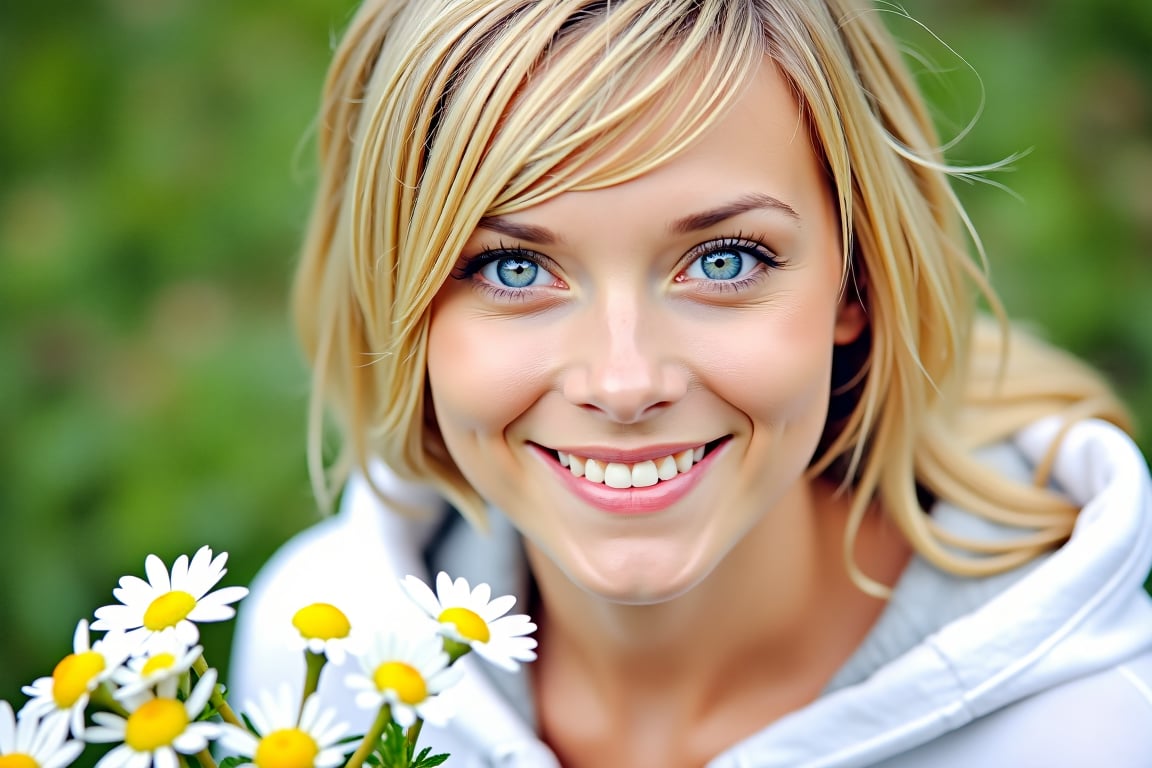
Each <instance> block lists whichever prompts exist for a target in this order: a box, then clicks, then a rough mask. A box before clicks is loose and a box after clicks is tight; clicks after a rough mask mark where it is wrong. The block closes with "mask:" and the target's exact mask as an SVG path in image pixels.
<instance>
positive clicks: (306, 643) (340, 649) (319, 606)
mask: <svg viewBox="0 0 1152 768" xmlns="http://www.w3.org/2000/svg"><path fill="white" fill-rule="evenodd" d="M292 626H294V627H296V631H297V632H299V635H297V639H296V641H295V643H294V644H295V645H297V646H298V647H300V648H301V649H302V650H305V651H308V652H309V653H315V654H324V655H325V656H327V657H328V660H329V661H331V662H332V663H333V664H337V665H339V664H343V663H344V656H345V654H346V653H347V652H348V650H349V642H350V641H349V635H350V634H351V632H352V624H351V622H349V621H348V617H347V616H345V615H344V612H343V611H341V610H340V609H339V608H337V607H336V606H334V605H331V604H329V603H312V604H311V605H306V606H304V607H303V608H301V609H300V610H298V611H296V614H295V615H294V616H293V617H292Z"/></svg>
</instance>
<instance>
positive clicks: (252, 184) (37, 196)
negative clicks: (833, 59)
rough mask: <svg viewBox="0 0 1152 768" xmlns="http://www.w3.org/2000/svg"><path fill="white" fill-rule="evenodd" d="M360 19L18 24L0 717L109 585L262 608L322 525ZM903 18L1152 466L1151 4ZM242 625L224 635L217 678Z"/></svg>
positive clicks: (990, 202) (1031, 297)
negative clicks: (298, 329) (299, 256)
mask: <svg viewBox="0 0 1152 768" xmlns="http://www.w3.org/2000/svg"><path fill="white" fill-rule="evenodd" d="M351 5H352V4H351V2H349V0H242V1H241V0H233V1H231V2H228V1H226V0H87V1H86V2H85V1H82V0H73V2H65V3H63V4H60V3H33V2H18V3H7V4H5V7H4V9H3V10H0V698H3V699H8V700H10V701H13V702H22V701H23V697H22V695H21V694H20V693H19V687H20V685H22V684H25V683H28V682H30V681H31V680H32V679H33V678H34V677H37V676H40V675H43V674H48V673H50V672H51V669H52V666H53V665H54V664H55V662H56V661H58V660H59V659H60V658H61V657H62V656H63V655H64V654H66V653H68V652H69V651H70V642H71V635H72V630H73V628H74V627H75V624H76V621H77V620H78V619H79V618H81V617H85V616H90V615H91V613H92V611H93V610H94V609H95V608H96V607H97V606H99V605H103V604H105V603H108V602H111V601H112V597H111V590H112V588H113V586H114V585H115V582H116V579H117V578H118V577H119V576H120V575H122V574H126V573H134V574H141V573H142V568H143V560H144V557H145V555H146V554H147V553H149V552H155V553H157V554H159V555H161V556H162V557H163V558H164V559H165V561H166V562H171V560H172V559H173V558H174V557H175V556H176V555H177V554H179V553H183V552H187V553H191V552H193V551H194V550H195V549H196V548H197V547H199V546H200V545H202V544H209V545H211V546H212V547H214V548H215V549H216V550H218V551H219V550H224V551H228V552H230V553H231V559H230V561H229V562H230V566H231V568H230V573H229V575H228V576H227V577H226V582H227V583H231V584H239V583H246V582H247V581H248V580H249V579H250V578H251V577H252V575H253V574H254V573H255V571H256V569H257V568H258V567H259V565H260V564H261V563H262V562H263V561H264V559H265V558H266V557H267V556H268V555H269V554H271V552H272V551H273V550H274V549H275V548H276V547H277V546H278V545H279V544H280V543H282V542H283V541H284V540H285V539H286V538H287V537H288V536H290V535H291V534H292V533H293V532H295V531H297V530H299V529H300V528H302V527H304V526H305V525H307V524H309V523H310V522H312V521H314V520H315V519H316V518H317V514H318V513H317V512H316V509H315V505H314V503H313V500H312V497H311V493H310V489H309V484H308V479H307V476H306V470H305V466H304V440H305V434H304V433H305V427H304V423H305V419H304V408H305V397H306V390H307V380H306V376H305V373H304V369H303V366H302V364H301V362H300V359H299V356H298V354H297V351H296V348H295V346H294V342H293V340H292V337H291V333H290V324H289V321H288V318H287V312H286V301H285V295H286V291H287V286H288V282H289V278H290V274H291V271H292V267H293V264H294V262H295V258H296V248H297V244H298V241H299V238H300V233H301V227H302V220H303V218H304V216H305V212H306V210H307V206H308V198H309V194H310V187H311V182H312V179H313V165H312V158H313V146H312V144H311V142H310V135H311V134H310V122H311V120H312V116H313V110H314V107H315V105H316V103H317V94H318V92H319V88H320V84H321V80H322V78H323V74H324V70H325V67H326V64H327V61H328V57H329V55H330V50H331V40H332V39H333V37H335V36H336V35H337V34H338V33H339V31H340V30H341V29H343V27H344V26H345V24H346V21H347V18H348V16H349V13H350V9H351ZM907 8H908V10H909V11H910V12H911V14H912V15H913V16H914V17H915V18H916V19H917V20H918V21H919V22H923V23H924V24H925V25H926V26H927V27H928V28H929V29H931V30H932V31H933V32H935V33H936V34H937V35H938V36H939V37H940V38H941V39H942V40H943V41H944V42H945V43H947V46H951V48H952V49H954V51H955V52H956V53H953V52H951V51H950V50H949V48H948V47H947V46H945V45H944V44H942V43H941V42H939V41H937V40H935V39H934V38H933V37H932V36H931V35H930V34H927V33H926V32H925V31H924V29H922V28H921V27H920V26H919V25H918V24H916V23H913V22H911V21H908V20H907V19H902V18H900V17H899V16H898V15H897V14H895V13H888V14H887V17H888V18H890V20H891V21H892V26H893V27H894V28H895V30H896V31H897V32H898V34H900V35H901V36H902V37H905V38H907V39H908V41H909V50H910V52H911V53H912V54H913V55H914V56H915V57H916V58H917V60H918V61H919V62H920V63H918V64H917V69H918V70H919V71H920V73H921V75H922V77H923V79H924V83H925V87H926V89H928V90H929V92H931V93H932V95H933V99H934V100H935V102H936V103H937V104H938V112H939V119H940V124H941V126H942V130H943V132H944V133H945V135H946V136H949V137H950V136H954V135H956V134H957V133H958V132H960V131H961V130H962V129H963V128H964V126H965V125H966V124H967V123H968V122H969V120H970V119H971V118H972V117H973V116H974V115H975V114H976V113H977V112H978V111H979V110H980V109H981V104H983V112H982V114H981V115H980V116H979V119H978V120H977V121H976V123H975V125H974V126H973V127H972V130H971V131H970V133H969V134H968V135H967V137H966V138H965V139H964V140H963V141H962V142H960V143H959V144H958V146H957V147H956V148H955V150H954V151H953V152H952V159H953V160H954V161H956V162H962V163H982V162H988V161H994V160H998V159H1000V158H1004V157H1006V156H1010V155H1013V154H1015V153H1018V152H1027V154H1026V155H1025V156H1024V157H1022V158H1021V159H1019V160H1018V161H1016V162H1015V163H1014V164H1013V170H1012V171H1011V172H1004V173H998V174H995V175H994V176H993V178H994V180H995V181H997V182H999V183H1002V184H1004V185H1007V186H1008V187H1010V188H1011V189H1012V190H1013V194H1008V193H1006V192H1004V191H1002V190H1000V189H997V188H994V187H992V186H988V185H983V184H976V185H966V184H965V185H961V189H960V192H961V194H962V195H963V197H964V198H965V200H967V201H968V204H969V206H970V209H971V212H972V215H973V218H974V219H975V221H976V223H977V225H978V227H979V229H980V231H981V232H982V234H983V236H984V239H985V242H986V245H987V250H988V253H989V255H990V258H991V260H992V265H993V276H994V281H995V283H996V284H997V285H998V286H999V288H1000V289H1001V291H1002V293H1003V296H1004V299H1005V302H1006V304H1007V305H1008V307H1009V309H1010V311H1011V312H1012V314H1014V315H1015V316H1016V317H1018V318H1021V319H1023V320H1026V321H1028V322H1030V323H1033V324H1034V325H1035V326H1036V327H1037V328H1039V329H1042V331H1043V332H1044V333H1046V334H1047V335H1048V336H1049V337H1051V338H1052V339H1054V340H1056V341H1058V342H1060V343H1061V344H1064V345H1067V346H1068V347H1070V348H1072V349H1073V350H1075V351H1076V352H1078V353H1080V354H1082V355H1083V356H1085V357H1087V358H1088V359H1090V360H1092V361H1093V362H1095V363H1096V364H1098V365H1099V366H1101V367H1102V368H1104V369H1105V370H1106V371H1107V372H1108V374H1109V375H1110V376H1111V377H1112V378H1113V379H1114V381H1115V382H1116V384H1117V386H1118V387H1119V388H1120V390H1121V391H1122V392H1123V393H1124V394H1125V395H1126V396H1127V397H1128V398H1129V400H1130V402H1131V403H1132V405H1133V407H1134V409H1135V411H1136V412H1137V415H1138V417H1139V419H1140V421H1141V423H1142V425H1143V430H1142V432H1141V434H1140V439H1141V444H1142V445H1143V446H1144V447H1145V450H1146V451H1147V449H1148V448H1149V447H1152V442H1150V440H1149V437H1150V435H1152V431H1150V430H1152V330H1150V329H1152V258H1150V255H1152V188H1150V186H1149V180H1150V179H1152V3H1148V2H1146V1H1145V0H1093V1H1092V2H1089V1H1088V0H983V1H973V2H958V1H957V0H908V1H907ZM229 628H230V625H217V626H214V627H211V628H209V629H208V630H207V631H206V642H207V644H208V649H209V660H210V661H211V662H213V663H216V664H219V665H221V666H223V665H224V664H225V662H226V661H227V659H226V648H227V643H228V640H229Z"/></svg>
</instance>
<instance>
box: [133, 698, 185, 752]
mask: <svg viewBox="0 0 1152 768" xmlns="http://www.w3.org/2000/svg"><path fill="white" fill-rule="evenodd" d="M187 727H188V713H187V712H185V711H184V705H183V704H181V703H180V702H179V701H176V700H175V699H152V700H151V701H146V702H144V703H143V704H141V705H140V707H139V708H138V709H137V710H136V711H135V712H133V713H132V714H130V715H128V724H127V725H125V726H124V743H125V744H127V745H128V746H130V747H132V749H134V750H136V751H137V752H151V751H152V750H154V749H157V748H158V747H166V746H169V745H171V744H172V742H173V741H175V740H176V737H177V736H179V735H180V734H182V733H184V729H185V728H187Z"/></svg>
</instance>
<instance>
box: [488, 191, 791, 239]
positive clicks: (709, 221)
mask: <svg viewBox="0 0 1152 768" xmlns="http://www.w3.org/2000/svg"><path fill="white" fill-rule="evenodd" d="M762 210H769V211H779V212H781V213H783V214H785V215H787V216H788V217H789V218H791V219H794V220H795V221H797V222H799V221H800V214H798V213H796V209H794V208H793V207H792V206H790V205H788V204H787V203H785V202H784V201H782V200H779V199H777V198H775V197H772V196H771V195H766V194H764V193H762V192H750V193H748V194H746V195H741V196H740V197H738V198H736V199H735V200H732V201H731V202H728V203H724V204H723V205H719V206H716V207H715V208H709V209H708V210H706V211H700V212H699V213H692V214H689V215H687V216H682V217H680V218H678V219H676V220H675V221H673V222H672V223H671V224H669V225H668V230H669V231H670V232H672V233H673V234H677V235H687V234H691V233H692V232H696V231H698V230H701V229H708V228H709V227H714V226H716V225H717V224H719V223H721V222H723V221H726V220H728V219H731V218H732V217H734V216H739V215H740V214H742V213H747V212H749V211H762ZM477 226H479V227H480V228H481V229H488V230H491V231H493V232H499V233H500V234H502V235H507V236H508V237H510V238H512V239H514V240H526V241H528V242H532V243H540V244H541V245H555V244H557V243H560V242H563V238H561V237H559V236H557V235H556V234H555V233H554V232H553V231H552V230H550V229H547V228H545V227H538V226H536V225H534V224H521V223H518V222H515V221H510V220H509V219H507V218H505V217H503V216H485V217H484V218H482V219H480V222H479V224H478V225H477Z"/></svg>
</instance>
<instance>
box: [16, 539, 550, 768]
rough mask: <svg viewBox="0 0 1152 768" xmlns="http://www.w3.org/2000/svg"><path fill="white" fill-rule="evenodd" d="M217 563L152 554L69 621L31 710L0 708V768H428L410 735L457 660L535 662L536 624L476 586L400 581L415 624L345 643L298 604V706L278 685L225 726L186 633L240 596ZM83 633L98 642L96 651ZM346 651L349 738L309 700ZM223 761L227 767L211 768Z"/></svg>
mask: <svg viewBox="0 0 1152 768" xmlns="http://www.w3.org/2000/svg"><path fill="white" fill-rule="evenodd" d="M227 559H228V556H227V554H226V553H220V554H218V555H213V553H212V550H211V549H209V548H208V547H202V548H201V549H200V550H199V551H198V552H196V554H195V555H194V556H193V557H192V558H191V559H189V558H188V557H187V556H186V555H181V556H180V557H178V558H177V559H176V561H175V562H174V563H173V564H172V568H171V570H169V569H168V568H167V567H166V566H165V565H164V563H163V562H162V561H161V560H160V558H159V557H157V556H155V555H149V556H148V558H147V559H146V560H145V563H144V568H145V574H146V576H147V577H148V578H147V580H144V579H141V578H139V577H136V576H125V577H123V578H121V579H120V586H119V587H118V588H117V589H115V590H113V595H114V596H115V597H116V599H117V600H118V601H119V603H118V604H116V605H108V606H104V607H102V608H99V609H98V610H97V611H96V614H95V616H96V621H94V622H93V623H91V624H89V623H88V621H87V620H81V621H80V622H79V624H78V625H77V626H76V631H75V634H74V635H73V640H72V653H70V654H68V655H67V656H65V657H64V658H63V659H62V660H61V661H60V662H59V663H58V664H57V665H56V667H55V669H54V670H53V671H52V674H51V675H49V676H46V677H41V678H39V679H38V680H36V681H35V682H33V683H32V684H31V685H28V686H25V687H24V693H25V694H26V695H27V696H28V697H29V699H28V701H27V702H26V703H25V704H24V705H23V706H22V707H21V708H20V710H19V712H18V713H17V712H16V711H15V710H14V709H13V707H12V706H11V704H9V703H8V702H6V701H0V768H66V766H68V765H70V764H71V763H72V762H73V761H75V760H76V759H77V758H78V757H79V756H80V754H81V753H82V752H83V751H84V749H85V747H86V746H87V745H88V744H90V743H100V744H111V745H113V746H111V747H110V748H107V752H105V754H104V755H103V756H102V757H101V758H100V759H99V761H98V762H97V763H96V767H97V768H149V767H150V766H153V765H155V766H156V768H180V766H182V765H185V766H186V765H188V764H189V762H190V759H195V760H196V761H197V762H198V763H199V765H200V767H201V768H239V767H240V766H247V765H255V766H258V768H336V766H345V767H346V768H359V767H360V766H362V765H364V764H365V763H368V764H369V765H371V766H377V767H378V768H430V767H431V766H436V765H441V764H442V763H444V761H445V760H447V759H448V757H449V756H448V755H447V754H433V753H432V748H431V747H423V748H419V747H418V739H419V736H420V730H421V727H422V726H423V724H424V722H426V721H427V722H432V723H435V724H441V723H443V722H444V721H445V720H446V719H447V718H448V717H450V715H451V713H450V711H449V707H448V706H447V703H446V702H445V700H444V698H442V697H441V694H442V693H443V692H444V691H445V690H447V689H448V688H449V687H451V686H452V684H453V683H454V682H455V681H456V680H457V679H458V677H459V668H458V667H456V666H454V665H455V662H456V661H457V660H458V659H460V658H461V657H463V656H464V655H466V654H468V653H471V652H473V651H475V652H476V653H477V655H478V656H480V657H481V658H483V659H484V660H486V661H488V662H490V663H493V664H496V665H499V666H501V667H503V668H505V669H508V670H510V671H515V670H516V669H517V668H518V666H519V664H520V663H521V662H526V661H531V660H533V659H535V658H536V654H535V651H534V650H533V649H534V648H535V647H536V641H535V640H534V639H533V638H532V637H530V634H531V633H532V632H533V631H535V629H536V625H535V624H533V623H532V622H531V620H530V619H529V618H528V617H527V616H525V615H522V614H516V615H508V612H509V611H510V610H511V609H512V607H513V605H514V603H515V598H514V597H512V596H503V597H497V598H495V599H490V598H491V590H490V588H489V587H488V585H487V584H479V585H477V586H476V587H475V588H474V589H473V588H471V587H470V586H469V584H468V582H467V581H466V580H464V579H456V580H455V581H453V580H452V579H451V578H450V577H449V576H448V575H447V574H445V573H440V574H439V575H438V576H437V578H436V591H435V592H433V591H432V590H431V589H430V588H429V587H428V586H427V585H426V584H425V583H424V582H422V581H421V580H420V579H418V578H416V577H414V576H408V577H407V578H405V579H404V581H403V587H404V589H405V591H406V592H407V593H408V595H409V596H411V597H412V599H413V600H414V601H415V602H416V604H417V605H418V606H419V607H420V608H421V609H422V611H423V613H425V614H426V615H427V617H428V621H427V622H425V623H424V624H423V625H421V626H409V627H396V628H393V629H392V630H391V631H389V632H387V633H384V634H380V635H377V636H373V637H371V638H367V639H366V640H365V639H362V642H359V643H356V642H353V641H352V627H351V624H350V622H349V620H348V618H347V616H345V614H344V613H343V612H342V611H341V610H340V609H339V608H338V607H337V606H335V605H331V604H328V603H313V604H311V605H305V606H302V607H301V608H300V610H299V611H297V612H296V614H295V616H294V617H293V620H292V624H293V627H294V628H295V632H297V633H298V637H299V643H300V645H301V647H302V648H303V653H304V656H305V670H306V672H305V679H304V684H303V691H302V694H301V695H300V696H299V697H295V696H293V695H292V694H291V690H290V687H289V686H288V684H287V681H285V682H283V683H282V684H281V686H280V687H279V688H277V689H276V690H270V691H260V692H259V693H258V695H257V700H256V701H249V702H245V703H244V706H243V707H241V708H240V713H239V714H237V712H236V711H235V710H234V709H233V708H232V706H231V704H230V703H229V702H228V701H227V699H226V697H225V694H224V690H225V689H224V686H223V685H222V684H221V683H220V681H219V680H217V672H216V670H215V669H214V668H212V667H210V666H209V665H208V662H207V660H206V659H205V657H204V648H203V647H202V646H201V645H200V644H199V643H200V631H199V629H198V628H197V624H198V623H203V622H213V621H227V620H230V619H231V618H232V617H233V616H234V615H235V608H234V607H233V605H234V604H235V603H236V602H237V601H239V600H241V599H243V598H244V597H245V596H246V595H247V594H248V590H247V589H246V588H244V587H224V588H221V589H215V587H216V585H217V584H218V583H219V582H220V580H221V579H222V578H223V577H224V574H225V573H226V570H225V568H224V565H225V563H226V561H227ZM92 630H97V631H101V632H103V635H102V636H101V637H100V638H98V639H95V640H94V639H93V637H92V635H91V631H92ZM285 631H292V630H290V629H289V628H285ZM346 654H352V655H354V656H356V657H357V659H358V661H359V663H360V670H361V671H360V672H358V673H355V674H351V675H348V677H347V678H346V681H345V683H346V685H347V688H348V692H349V695H351V696H354V698H355V702H356V704H357V705H358V706H361V707H364V708H368V709H371V710H374V711H375V712H376V718H375V721H374V722H373V724H372V726H371V727H370V728H369V729H368V731H367V733H364V734H359V735H352V736H350V735H349V727H348V725H347V724H346V723H343V722H340V721H339V719H338V717H337V715H336V713H335V710H333V709H330V708H325V707H324V706H323V705H322V704H321V702H320V700H319V698H318V697H317V696H316V690H317V687H318V685H319V682H320V676H321V674H322V672H323V670H324V667H325V665H326V664H327V663H328V660H329V659H333V660H336V661H337V662H339V661H342V660H343V658H344V657H345V655H346ZM213 744H215V745H216V748H215V749H213ZM221 754H223V755H227V757H224V758H223V759H222V760H220V761H219V763H218V762H217V756H218V755H221Z"/></svg>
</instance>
